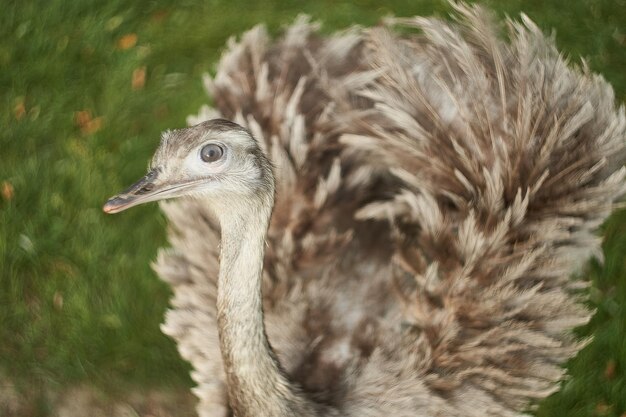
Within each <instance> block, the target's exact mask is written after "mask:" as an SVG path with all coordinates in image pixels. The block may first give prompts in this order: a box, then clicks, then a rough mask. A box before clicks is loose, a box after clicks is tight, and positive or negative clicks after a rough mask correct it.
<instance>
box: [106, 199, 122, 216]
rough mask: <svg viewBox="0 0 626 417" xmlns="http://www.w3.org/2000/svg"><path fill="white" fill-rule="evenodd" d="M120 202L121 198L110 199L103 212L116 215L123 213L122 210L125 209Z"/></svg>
mask: <svg viewBox="0 0 626 417" xmlns="http://www.w3.org/2000/svg"><path fill="white" fill-rule="evenodd" d="M120 200H121V199H120V198H119V197H113V198H110V199H109V200H108V201H107V202H106V203H104V205H103V206H102V211H104V212H105V213H107V214H115V213H117V212H119V211H121V210H120V209H122V208H123V205H122V204H120Z"/></svg>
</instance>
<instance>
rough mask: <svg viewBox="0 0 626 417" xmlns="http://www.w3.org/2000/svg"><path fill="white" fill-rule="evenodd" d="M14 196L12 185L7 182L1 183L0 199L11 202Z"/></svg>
mask: <svg viewBox="0 0 626 417" xmlns="http://www.w3.org/2000/svg"><path fill="white" fill-rule="evenodd" d="M14 195H15V190H14V189H13V184H11V183H10V182H9V181H3V182H2V198H4V199H5V200H6V201H11V200H13V196H14Z"/></svg>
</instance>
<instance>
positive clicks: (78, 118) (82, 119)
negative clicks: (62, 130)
mask: <svg viewBox="0 0 626 417" xmlns="http://www.w3.org/2000/svg"><path fill="white" fill-rule="evenodd" d="M74 123H75V124H76V126H78V127H79V128H80V131H81V133H82V134H84V135H91V134H93V133H96V132H97V131H99V130H100V129H101V128H102V126H103V124H104V118H103V117H102V116H99V117H92V116H91V112H90V111H89V110H81V111H77V112H74Z"/></svg>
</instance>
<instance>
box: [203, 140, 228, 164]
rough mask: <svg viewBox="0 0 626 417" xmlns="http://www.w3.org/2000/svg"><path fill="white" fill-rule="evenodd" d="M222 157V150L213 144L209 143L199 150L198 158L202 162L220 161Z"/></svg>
mask: <svg viewBox="0 0 626 417" xmlns="http://www.w3.org/2000/svg"><path fill="white" fill-rule="evenodd" d="M222 156H224V148H222V147H221V146H220V145H217V144H215V143H209V144H208V145H204V146H203V147H202V149H200V158H201V159H202V160H203V161H204V162H209V163H210V162H216V161H219V160H220V159H222Z"/></svg>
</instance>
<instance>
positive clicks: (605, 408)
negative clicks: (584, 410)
mask: <svg viewBox="0 0 626 417" xmlns="http://www.w3.org/2000/svg"><path fill="white" fill-rule="evenodd" d="M610 411H611V406H610V405H607V404H606V403H603V402H601V403H598V404H597V405H596V413H597V414H600V415H601V416H604V415H606V414H608V413H609V412H610Z"/></svg>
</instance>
